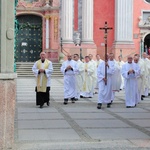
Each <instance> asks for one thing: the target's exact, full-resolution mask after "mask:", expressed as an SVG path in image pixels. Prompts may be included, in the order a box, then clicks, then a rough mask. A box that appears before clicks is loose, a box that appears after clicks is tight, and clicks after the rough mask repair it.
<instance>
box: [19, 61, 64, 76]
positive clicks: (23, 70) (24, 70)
mask: <svg viewBox="0 0 150 150" xmlns="http://www.w3.org/2000/svg"><path fill="white" fill-rule="evenodd" d="M33 64H34V62H16V72H17V75H18V77H34V74H33V72H32V66H33ZM60 67H61V64H60V63H53V69H54V71H53V74H52V77H62V76H63V74H62V73H61V71H60Z"/></svg>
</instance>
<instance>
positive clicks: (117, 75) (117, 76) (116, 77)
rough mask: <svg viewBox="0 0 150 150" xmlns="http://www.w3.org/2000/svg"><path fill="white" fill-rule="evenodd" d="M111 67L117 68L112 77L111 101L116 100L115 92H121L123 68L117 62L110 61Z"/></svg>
mask: <svg viewBox="0 0 150 150" xmlns="http://www.w3.org/2000/svg"><path fill="white" fill-rule="evenodd" d="M108 62H109V66H112V67H114V68H115V71H114V73H113V75H112V97H111V101H113V100H114V98H115V92H116V91H120V86H121V67H120V66H119V65H118V63H117V61H116V60H109V61H108Z"/></svg>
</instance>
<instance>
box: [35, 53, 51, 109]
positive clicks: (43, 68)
mask: <svg viewBox="0 0 150 150" xmlns="http://www.w3.org/2000/svg"><path fill="white" fill-rule="evenodd" d="M40 57H41V59H39V60H38V61H36V62H35V63H34V65H33V67H32V71H33V73H34V75H35V76H36V79H37V80H36V105H40V108H42V107H43V105H44V103H47V105H48V106H49V104H50V103H49V101H50V96H49V91H50V86H51V74H52V72H53V65H52V62H51V61H49V60H48V59H46V53H45V52H41V53H40Z"/></svg>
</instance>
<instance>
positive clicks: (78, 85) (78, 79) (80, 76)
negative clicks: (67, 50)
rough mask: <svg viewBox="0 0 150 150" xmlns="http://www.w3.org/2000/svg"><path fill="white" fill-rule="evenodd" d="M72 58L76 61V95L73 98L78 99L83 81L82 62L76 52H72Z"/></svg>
mask: <svg viewBox="0 0 150 150" xmlns="http://www.w3.org/2000/svg"><path fill="white" fill-rule="evenodd" d="M74 60H75V61H76V62H77V65H78V70H77V71H76V72H75V78H76V96H75V100H79V99H80V93H81V90H82V87H83V82H84V63H83V62H82V61H81V60H80V59H79V55H78V54H74Z"/></svg>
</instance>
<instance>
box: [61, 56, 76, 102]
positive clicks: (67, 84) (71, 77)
mask: <svg viewBox="0 0 150 150" xmlns="http://www.w3.org/2000/svg"><path fill="white" fill-rule="evenodd" d="M60 70H61V72H62V73H63V75H64V105H67V104H68V100H69V99H71V101H72V103H75V96H76V80H75V74H76V72H78V71H79V69H78V64H77V62H76V61H74V60H72V56H71V54H68V55H67V60H66V61H64V62H63V64H62V66H61V69H60Z"/></svg>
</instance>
